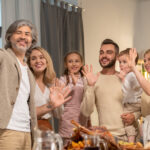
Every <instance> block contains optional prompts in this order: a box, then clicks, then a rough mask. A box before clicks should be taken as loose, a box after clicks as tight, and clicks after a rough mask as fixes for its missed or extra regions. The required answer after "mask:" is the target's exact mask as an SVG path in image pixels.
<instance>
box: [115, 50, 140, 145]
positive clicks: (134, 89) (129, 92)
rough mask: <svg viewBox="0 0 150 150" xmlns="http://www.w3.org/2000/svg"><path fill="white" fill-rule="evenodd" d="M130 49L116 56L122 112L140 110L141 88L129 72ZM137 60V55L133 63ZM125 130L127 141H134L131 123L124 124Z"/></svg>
mask: <svg viewBox="0 0 150 150" xmlns="http://www.w3.org/2000/svg"><path fill="white" fill-rule="evenodd" d="M129 51H130V49H129V48H128V49H126V50H124V51H121V52H120V53H119V56H118V60H119V65H120V74H119V77H120V78H121V80H122V82H123V85H122V91H123V105H124V112H125V113H126V112H131V113H134V112H140V110H141V94H142V89H141V87H140V85H139V83H138V81H137V79H136V76H135V74H134V73H133V72H131V71H132V70H131V68H130V67H129V62H130V60H129V59H130V57H129ZM137 61H138V57H137V58H136V59H135V64H136V63H137ZM125 131H126V134H127V137H128V141H129V142H135V135H136V130H135V127H134V126H133V125H127V124H125Z"/></svg>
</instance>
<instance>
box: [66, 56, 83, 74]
mask: <svg viewBox="0 0 150 150" xmlns="http://www.w3.org/2000/svg"><path fill="white" fill-rule="evenodd" d="M82 65H83V64H82V60H81V58H80V56H79V55H78V54H76V53H72V54H69V55H68V56H67V58H66V62H65V66H66V68H68V72H69V73H74V74H78V73H79V71H80V68H81V67H82Z"/></svg>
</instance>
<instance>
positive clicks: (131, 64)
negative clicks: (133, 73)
mask: <svg viewBox="0 0 150 150" xmlns="http://www.w3.org/2000/svg"><path fill="white" fill-rule="evenodd" d="M136 57H137V52H136V49H135V48H131V49H130V51H129V67H130V68H131V69H132V70H133V69H134V67H135V66H136V63H135V60H136Z"/></svg>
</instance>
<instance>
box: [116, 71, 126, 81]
mask: <svg viewBox="0 0 150 150" xmlns="http://www.w3.org/2000/svg"><path fill="white" fill-rule="evenodd" d="M116 76H117V77H118V78H119V79H120V80H121V81H122V82H123V81H124V78H125V76H126V73H125V72H124V71H122V70H121V71H120V72H119V73H116Z"/></svg>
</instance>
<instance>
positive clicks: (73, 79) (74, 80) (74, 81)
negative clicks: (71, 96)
mask: <svg viewBox="0 0 150 150" xmlns="http://www.w3.org/2000/svg"><path fill="white" fill-rule="evenodd" d="M70 75H71V78H72V83H73V84H74V85H76V83H77V81H78V79H79V75H75V74H74V73H70Z"/></svg>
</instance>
